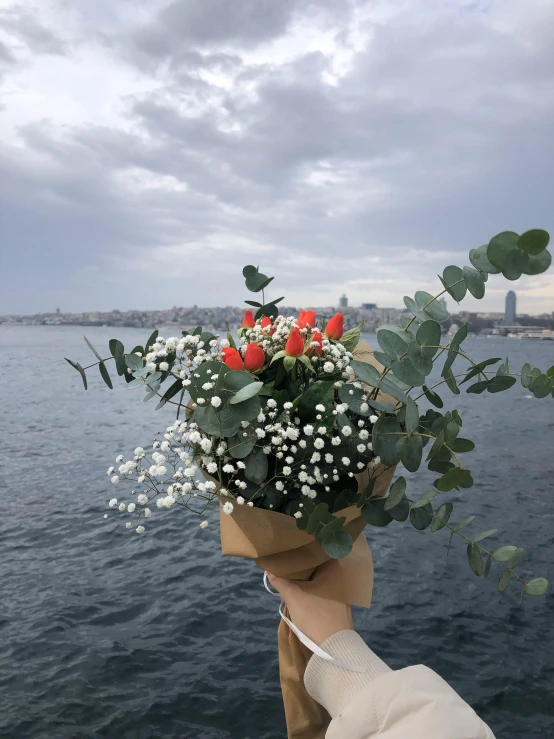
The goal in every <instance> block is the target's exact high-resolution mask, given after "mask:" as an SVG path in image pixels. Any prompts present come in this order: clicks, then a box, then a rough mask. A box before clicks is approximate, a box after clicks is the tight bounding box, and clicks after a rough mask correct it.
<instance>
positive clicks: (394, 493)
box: [384, 477, 406, 511]
mask: <svg viewBox="0 0 554 739" xmlns="http://www.w3.org/2000/svg"><path fill="white" fill-rule="evenodd" d="M405 494H406V478H405V477H399V478H398V479H397V480H395V481H394V482H393V483H392V485H391V486H390V490H389V494H388V496H387V497H386V498H385V505H384V509H385V511H390V509H391V508H394V507H395V506H397V505H398V504H399V503H400V501H401V500H402V498H403V497H404V495H405Z"/></svg>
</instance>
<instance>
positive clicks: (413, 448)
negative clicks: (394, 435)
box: [396, 436, 423, 472]
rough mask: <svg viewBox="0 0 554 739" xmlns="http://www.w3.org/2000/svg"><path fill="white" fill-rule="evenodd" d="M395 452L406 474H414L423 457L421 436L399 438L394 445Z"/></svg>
mask: <svg viewBox="0 0 554 739" xmlns="http://www.w3.org/2000/svg"><path fill="white" fill-rule="evenodd" d="M396 451H397V453H398V454H399V456H400V461H401V462H402V464H403V465H404V467H405V468H406V469H407V470H408V472H416V471H417V470H418V469H419V467H420V465H421V458H422V456H423V438H422V437H421V436H401V437H400V438H399V439H398V441H397V443H396Z"/></svg>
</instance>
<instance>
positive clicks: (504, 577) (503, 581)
mask: <svg viewBox="0 0 554 739" xmlns="http://www.w3.org/2000/svg"><path fill="white" fill-rule="evenodd" d="M511 577H512V571H511V570H504V572H503V573H502V574H501V575H500V580H499V581H498V589H499V590H500V592H501V593H503V592H504V591H505V590H506V586H507V585H508V583H509V582H510V578H511Z"/></svg>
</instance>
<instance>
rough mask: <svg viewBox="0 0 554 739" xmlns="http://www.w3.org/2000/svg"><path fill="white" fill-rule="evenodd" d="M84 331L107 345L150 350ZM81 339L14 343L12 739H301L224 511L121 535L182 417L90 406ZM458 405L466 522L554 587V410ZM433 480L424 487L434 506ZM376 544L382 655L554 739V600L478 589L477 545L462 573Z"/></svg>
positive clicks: (3, 394)
mask: <svg viewBox="0 0 554 739" xmlns="http://www.w3.org/2000/svg"><path fill="white" fill-rule="evenodd" d="M86 332H87V335H88V336H89V338H90V339H91V340H92V342H93V343H94V344H95V345H96V346H97V347H107V342H108V339H109V338H111V337H113V336H117V337H119V338H122V339H123V341H124V342H125V344H126V346H133V345H135V344H138V343H142V341H144V340H145V339H146V334H147V333H148V332H147V331H138V330H135V329H122V330H119V329H106V328H89V329H86ZM82 334H83V329H81V328H73V327H63V328H58V327H55V328H54V327H12V326H0V344H1V348H2V357H3V367H2V375H1V379H0V399H1V402H2V409H3V414H2V424H1V427H2V449H3V452H4V454H3V461H2V466H1V475H2V478H1V486H2V489H3V492H2V501H3V514H2V517H1V519H0V561H1V562H2V591H1V598H0V638H1V643H0V737H2V739H39V738H40V739H74V738H75V739H77V738H79V739H80V738H81V737H83V738H84V737H95V738H96V737H98V738H101V739H127V738H128V739H155V738H156V737H160V738H161V737H163V739H172V738H173V737H175V739H186V738H189V737H190V738H191V739H192V738H200V739H228V738H229V739H235V738H237V739H238V738H240V739H277V737H284V736H285V734H286V732H285V723H284V717H283V710H282V704H281V697H280V691H279V682H278V665H277V646H276V637H275V631H276V628H277V621H278V618H277V614H276V608H275V603H274V602H273V599H272V598H270V597H269V596H267V595H266V594H265V591H263V590H262V587H261V581H260V572H259V571H258V570H257V568H255V566H254V565H253V564H252V563H251V562H249V561H243V560H239V559H230V558H226V559H223V558H222V557H221V556H220V554H219V540H218V531H217V518H216V515H215V511H214V512H213V513H212V514H211V515H210V516H209V518H210V526H209V528H208V529H207V530H206V531H201V530H200V529H199V528H198V521H197V519H196V518H194V517H192V516H187V515H186V514H185V512H184V511H182V510H180V509H179V510H171V511H169V512H166V513H165V514H161V515H160V516H159V518H157V520H156V522H155V524H153V525H150V526H149V532H148V534H147V535H144V536H141V537H139V536H137V535H136V534H135V533H134V532H128V531H126V530H125V529H124V528H122V527H121V526H120V525H116V524H114V523H111V522H106V521H105V520H104V519H103V514H104V511H105V508H104V506H105V501H106V500H107V499H108V498H109V497H111V495H112V494H113V487H112V486H111V485H110V483H109V481H108V477H107V475H106V473H105V470H106V468H107V467H108V466H109V465H110V464H112V463H113V457H115V456H116V454H118V453H124V454H128V453H129V452H130V451H132V449H133V448H134V447H135V446H137V445H139V444H141V445H143V446H145V447H146V446H147V445H148V444H149V442H150V440H151V437H152V435H153V434H154V433H155V432H156V431H158V430H160V429H162V428H163V427H165V425H167V423H168V422H169V421H170V420H172V419H170V411H166V409H163V410H162V411H158V412H157V413H155V412H154V406H153V405H150V404H148V403H141V402H137V400H138V398H137V396H136V395H133V393H132V391H130V390H127V389H126V388H125V387H124V386H122V385H120V384H119V383H116V389H115V390H114V391H112V392H110V391H109V390H108V389H107V388H106V387H105V386H104V385H103V383H102V381H101V380H100V378H99V377H97V376H96V375H95V374H94V375H93V376H92V377H91V382H90V389H89V391H88V394H87V393H85V392H84V390H83V388H82V384H81V380H80V378H79V376H78V374H77V373H76V372H74V371H73V370H72V369H71V368H70V367H69V366H68V365H67V364H66V363H65V362H63V360H62V359H61V357H62V356H64V355H65V356H69V357H71V358H74V359H81V360H83V361H82V363H83V364H85V361H84V360H86V359H88V356H89V352H88V350H87V348H86V346H85V344H84V342H83V341H82ZM370 341H371V338H370ZM467 346H468V348H469V349H471V352H470V353H471V354H472V355H473V356H475V357H476V358H478V359H483V358H485V357H487V356H501V357H503V356H505V355H506V354H508V355H509V356H510V358H511V361H512V362H513V366H514V367H516V366H521V364H523V363H524V362H525V361H530V362H531V363H534V364H536V365H538V366H540V367H542V368H543V369H544V368H546V367H548V366H550V365H552V364H553V363H554V343H551V342H542V343H535V342H529V341H512V340H507V339H491V340H478V339H477V340H472V341H468V342H467ZM91 361H92V360H91ZM455 401H456V405H455V406H453V407H458V408H459V409H460V410H461V411H463V410H464V409H466V407H467V408H468V409H469V408H471V415H470V414H466V416H465V426H464V435H467V436H469V437H470V438H473V439H474V440H475V441H476V443H477V444H478V447H477V450H476V451H475V452H473V454H472V455H471V457H472V464H471V465H470V466H471V469H472V471H473V472H474V477H475V478H476V485H475V487H474V488H472V489H471V490H469V491H463V492H462V493H457V494H456V495H455V496H453V499H454V500H456V499H457V500H459V501H460V504H459V506H456V507H455V511H454V514H453V515H454V516H455V517H456V518H455V520H461V519H462V518H465V517H466V516H468V515H470V514H471V513H475V514H478V517H479V518H478V523H477V526H478V528H475V529H474V530H475V531H477V530H484V529H486V528H491V527H497V528H498V529H500V532H501V533H500V534H497V535H496V537H495V543H497V544H498V545H500V544H501V543H509V544H512V543H517V544H521V545H523V546H524V547H525V548H526V557H525V559H524V562H523V563H522V565H523V566H522V567H521V569H522V573H523V574H524V575H530V576H539V575H544V576H546V577H549V578H550V579H552V578H553V577H554V567H553V564H554V553H553V546H552V545H553V541H554V527H553V523H554V514H553V505H552V499H553V493H554V476H553V475H554V455H553V454H552V446H553V440H554V401H552V399H550V398H548V399H544V400H541V401H538V400H535V399H534V398H530V397H529V396H528V392H527V391H526V390H524V389H522V388H521V387H520V386H519V385H518V386H517V387H516V388H515V389H512V390H510V391H508V392H506V393H503V394H499V395H496V396H491V395H487V394H485V395H484V396H483V395H481V396H466V395H461V396H459V398H456V399H455ZM485 450H486V451H485ZM434 477H436V475H429V474H427V475H425V474H423V475H421V476H420V477H419V482H418V485H417V490H419V491H420V492H424V491H425V490H426V489H427V487H428V485H429V483H430V482H431V481H432V479H433V478H434ZM412 489H414V490H415V489H416V488H415V486H414V487H413V488H412ZM174 514H175V515H174ZM152 520H154V519H151V521H152ZM366 533H367V536H368V539H369V540H370V543H371V546H372V549H373V554H374V559H375V563H376V565H375V567H376V581H375V590H374V606H373V608H372V609H371V610H370V611H362V610H359V611H358V612H357V614H356V624H357V627H358V629H359V630H360V632H361V633H362V635H363V637H364V638H365V639H366V640H367V642H368V643H369V644H370V645H371V646H372V647H373V648H374V649H375V651H376V652H377V653H378V654H379V655H380V656H381V657H382V658H383V659H385V660H386V661H388V663H389V664H390V665H391V666H392V667H393V668H400V667H403V666H406V665H408V664H414V663H419V662H422V663H424V664H427V665H428V666H430V667H432V668H433V669H435V670H437V672H439V674H441V675H442V676H443V677H444V678H445V679H446V680H448V681H449V682H451V684H452V685H453V686H454V687H455V688H456V689H457V690H458V691H459V692H460V693H461V695H462V696H463V697H464V698H465V699H466V700H467V701H469V702H470V703H471V705H473V706H474V708H475V709H476V710H477V711H478V713H479V714H480V715H481V716H482V717H483V718H484V719H485V720H486V721H487V722H489V724H490V726H491V727H492V729H493V731H494V732H495V733H496V734H497V736H498V737H504V738H505V739H527V737H529V738H531V737H538V736H541V737H547V736H552V735H554V702H553V701H552V686H553V680H554V646H553V640H552V623H553V622H554V606H553V599H552V596H551V595H547V596H546V597H543V598H526V599H525V600H524V603H523V605H522V606H520V605H519V593H518V592H517V591H516V588H515V587H511V586H509V588H508V591H507V593H505V594H504V595H500V594H498V593H496V592H495V582H494V579H493V574H494V572H493V573H491V578H490V579H489V581H484V580H482V579H477V578H475V577H474V576H473V575H472V573H471V571H470V570H469V567H468V566H467V564H466V561H465V551H464V548H463V547H462V546H461V545H457V546H455V547H454V548H453V551H452V552H451V554H450V556H449V557H448V558H447V557H446V546H447V539H448V537H447V536H446V535H445V532H444V531H442V532H439V533H437V534H433V535H432V534H431V533H429V531H425V532H418V531H415V530H414V529H412V528H411V526H410V525H409V524H391V526H390V527H388V528H387V529H370V530H366Z"/></svg>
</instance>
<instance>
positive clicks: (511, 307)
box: [504, 290, 517, 325]
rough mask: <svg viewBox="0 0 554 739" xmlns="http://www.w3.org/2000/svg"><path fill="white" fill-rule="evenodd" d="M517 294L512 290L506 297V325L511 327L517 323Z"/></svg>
mask: <svg viewBox="0 0 554 739" xmlns="http://www.w3.org/2000/svg"><path fill="white" fill-rule="evenodd" d="M516 315H517V314H516V294H515V292H514V291H513V290H510V291H509V292H508V294H507V295H506V310H505V311H504V323H507V324H508V325H511V324H512V323H515V322H516Z"/></svg>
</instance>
